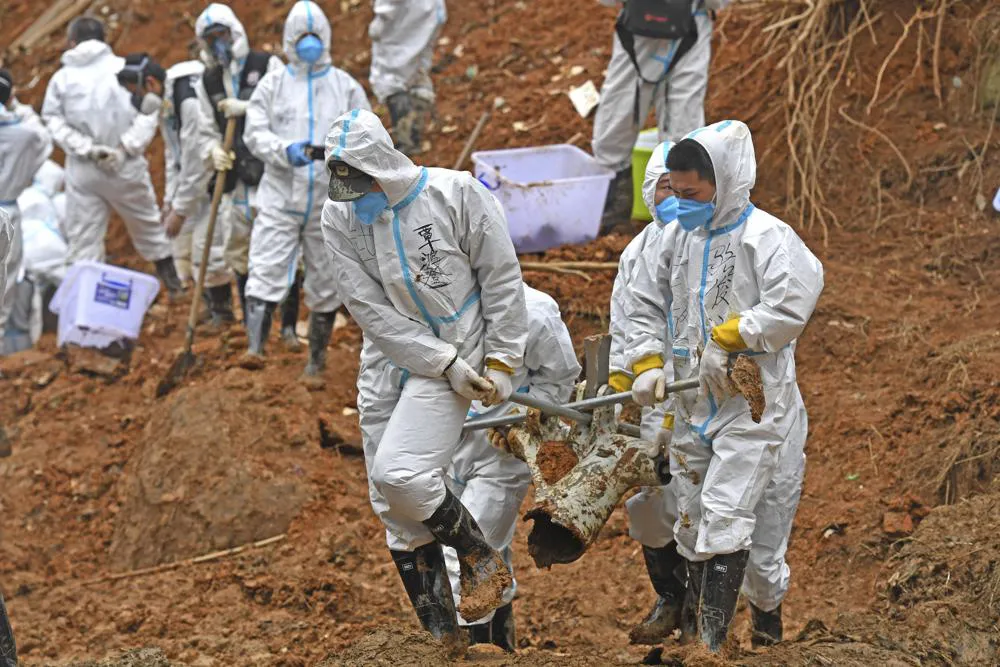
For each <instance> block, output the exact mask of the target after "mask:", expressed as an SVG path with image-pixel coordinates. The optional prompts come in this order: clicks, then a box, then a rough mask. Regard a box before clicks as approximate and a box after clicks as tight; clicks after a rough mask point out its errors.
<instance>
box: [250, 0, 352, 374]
mask: <svg viewBox="0 0 1000 667" xmlns="http://www.w3.org/2000/svg"><path fill="white" fill-rule="evenodd" d="M330 41H331V34H330V22H329V21H328V20H327V18H326V15H325V14H324V13H323V10H321V9H320V7H319V5H317V4H316V3H314V2H309V1H308V0H300V1H299V2H296V3H295V4H294V5H293V6H292V10H291V11H290V12H289V13H288V18H287V20H286V21H285V37H284V45H285V55H286V56H287V57H288V63H289V64H288V67H287V68H284V69H280V70H276V71H274V72H271V73H269V74H267V75H265V76H264V78H263V79H261V81H260V83H259V84H257V88H256V89H255V90H254V93H253V96H252V97H251V98H250V106H249V107H248V109H247V114H246V130H245V132H244V135H243V138H244V140H245V141H246V144H247V147H248V148H249V149H250V151H251V152H252V153H253V154H254V155H255V156H256V157H257V158H258V159H260V160H261V161H263V162H264V177H263V179H261V182H260V189H259V190H258V192H257V205H256V206H257V210H258V211H259V212H260V213H259V215H258V216H257V220H256V222H255V223H254V229H253V235H252V236H251V239H250V280H249V281H248V282H247V288H246V299H247V317H246V326H247V339H248V346H247V353H246V358H245V360H244V366H246V367H248V368H260V367H261V365H262V362H263V355H264V344H265V342H266V341H267V337H268V333H269V332H270V330H271V317H272V315H273V314H274V310H275V308H276V307H277V305H278V303H279V302H281V301H282V299H284V298H285V297H286V296H287V295H288V291H289V289H290V288H291V287H292V286H293V285H294V283H295V273H296V269H297V268H298V258H299V253H301V254H302V258H303V260H304V263H305V282H304V285H303V286H304V289H305V301H306V307H308V308H309V310H310V311H311V312H310V316H309V362H308V364H307V365H306V369H305V375H306V376H309V377H315V376H318V375H319V374H320V372H321V371H322V370H323V368H324V367H325V365H326V346H327V344H328V343H329V342H330V333H331V332H332V331H333V320H334V315H336V311H337V309H338V308H339V307H340V305H341V300H340V297H338V296H337V288H336V285H335V284H334V279H333V270H332V268H331V266H330V257H329V255H328V254H327V252H326V248H325V247H324V244H323V231H322V228H321V227H320V217H321V215H322V212H323V208H322V205H323V202H324V201H325V199H324V195H325V191H326V189H327V184H328V183H329V179H328V177H327V175H326V170H325V168H324V166H323V157H324V152H323V147H322V145H321V144H320V142H322V141H323V138H324V137H325V136H326V132H327V131H328V130H329V128H330V126H331V125H332V124H333V121H334V119H336V118H337V117H338V116H340V115H341V114H343V113H345V112H347V111H350V110H351V109H365V110H369V108H370V107H369V106H368V99H367V98H366V97H365V91H364V89H362V88H361V84H359V83H358V82H357V81H355V80H354V78H353V77H352V76H351V75H350V74H348V73H347V72H345V71H343V70H341V69H338V68H336V67H334V66H333V64H332V60H331V58H330ZM317 144H320V145H317Z"/></svg>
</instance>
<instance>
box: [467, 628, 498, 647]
mask: <svg viewBox="0 0 1000 667" xmlns="http://www.w3.org/2000/svg"><path fill="white" fill-rule="evenodd" d="M466 629H467V630H468V631H469V645H470V646H473V645H475V644H492V643H493V625H492V624H491V623H476V624H475V625H468V626H466Z"/></svg>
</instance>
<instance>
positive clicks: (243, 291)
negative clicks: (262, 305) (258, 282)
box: [234, 271, 250, 324]
mask: <svg viewBox="0 0 1000 667" xmlns="http://www.w3.org/2000/svg"><path fill="white" fill-rule="evenodd" d="M234 273H235V274H236V294H237V296H239V298H240V312H242V313H243V319H242V320H241V321H242V322H243V324H246V323H247V280H249V279H250V276H249V275H248V274H246V273H239V272H238V271H234Z"/></svg>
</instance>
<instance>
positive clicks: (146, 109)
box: [139, 93, 163, 116]
mask: <svg viewBox="0 0 1000 667" xmlns="http://www.w3.org/2000/svg"><path fill="white" fill-rule="evenodd" d="M162 109H163V98H162V97H160V96H159V95H157V94H156V93H146V94H145V95H143V97H142V102H141V103H140V104H139V113H141V114H144V115H146V116H148V115H149V114H154V113H159V112H160V111H161V110H162Z"/></svg>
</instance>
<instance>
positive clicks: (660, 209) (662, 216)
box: [656, 196, 677, 225]
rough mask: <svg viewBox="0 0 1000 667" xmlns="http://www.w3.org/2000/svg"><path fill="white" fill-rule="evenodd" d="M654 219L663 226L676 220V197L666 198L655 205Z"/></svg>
mask: <svg viewBox="0 0 1000 667" xmlns="http://www.w3.org/2000/svg"><path fill="white" fill-rule="evenodd" d="M656 219H657V220H659V221H660V222H661V223H662V224H664V225H665V224H667V223H668V222H673V221H674V220H676V219H677V197H674V196H670V197H667V198H666V199H664V200H663V201H661V202H660V203H659V204H657V205H656Z"/></svg>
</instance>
